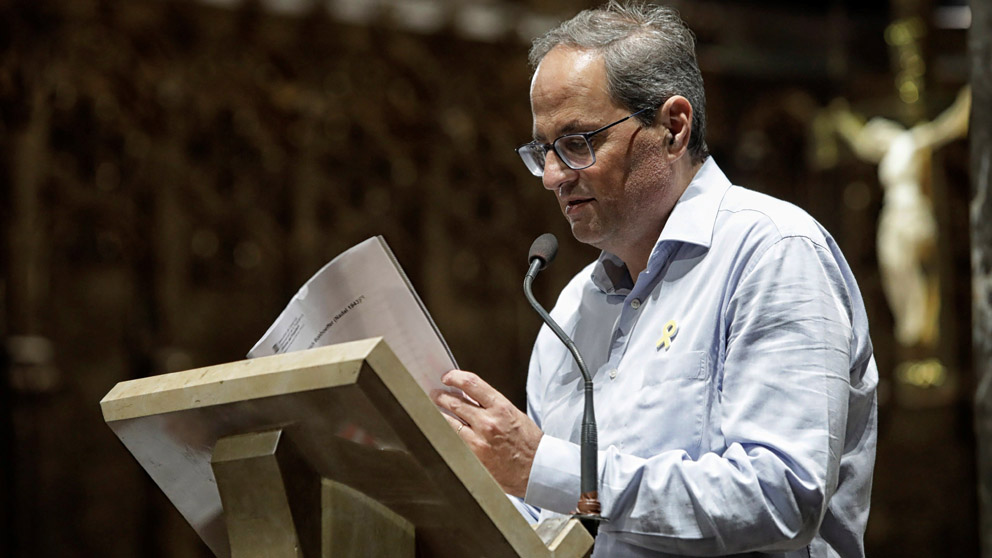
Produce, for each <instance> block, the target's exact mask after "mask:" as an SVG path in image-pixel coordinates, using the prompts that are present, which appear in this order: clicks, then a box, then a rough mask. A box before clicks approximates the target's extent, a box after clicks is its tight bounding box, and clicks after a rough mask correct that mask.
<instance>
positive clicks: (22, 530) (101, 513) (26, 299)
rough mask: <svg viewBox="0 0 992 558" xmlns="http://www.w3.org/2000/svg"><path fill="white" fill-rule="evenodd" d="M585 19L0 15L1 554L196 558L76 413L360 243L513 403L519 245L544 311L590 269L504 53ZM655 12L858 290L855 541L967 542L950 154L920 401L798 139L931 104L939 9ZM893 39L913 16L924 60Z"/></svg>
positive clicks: (867, 265) (520, 76) (837, 181)
mask: <svg viewBox="0 0 992 558" xmlns="http://www.w3.org/2000/svg"><path fill="white" fill-rule="evenodd" d="M595 4H598V2H588V1H586V2H566V1H564V0H518V1H512V2H510V1H506V0H503V1H497V0H488V1H487V0H474V1H470V0H461V1H455V0H450V1H447V2H444V1H437V2H431V1H427V0H417V1H414V0H409V1H398V0H394V1H387V0H380V1H372V0H366V1H363V0H347V1H345V0H328V1H326V2H319V3H316V2H310V1H307V0H265V1H238V0H210V1H203V2H194V1H192V0H189V1H174V0H129V1H124V0H37V1H23V2H20V1H11V0H7V1H5V2H0V184H2V189H0V222H2V224H3V227H2V232H0V237H2V239H3V244H2V246H0V266H2V275H0V339H2V340H3V344H2V346H3V351H2V354H3V359H2V366H0V372H2V376H0V380H2V381H0V455H2V456H3V458H2V459H0V472H2V476H0V537H2V538H0V556H10V557H12V558H14V557H16V558H20V557H27V556H32V557H49V556H52V557H54V556H59V557H77V556H78V557H84V556H85V557H88V556H101V557H130V556H144V557H152V558H154V557H163V558H165V557H173V556H184V557H187V556H207V555H208V552H207V550H206V547H205V546H203V545H202V544H201V543H200V542H199V540H198V539H197V538H196V536H195V534H194V533H193V532H192V530H191V529H189V528H188V527H187V526H186V525H185V523H184V522H183V520H182V518H181V517H179V515H178V514H177V513H176V512H175V511H174V510H173V509H172V508H171V506H170V504H169V503H168V502H167V501H166V500H165V498H164V497H163V496H162V495H161V494H160V493H159V491H158V489H157V488H156V487H155V486H153V485H152V484H151V482H150V481H149V480H148V478H147V476H146V475H145V474H144V473H143V472H142V471H141V470H140V469H139V468H138V466H137V465H136V463H135V462H134V461H133V460H132V459H131V457H130V455H129V454H128V453H127V452H126V450H125V449H124V448H123V446H121V445H120V444H119V443H118V442H117V440H116V438H115V437H114V436H113V435H112V433H111V432H110V430H109V429H108V428H107V427H106V426H105V425H104V424H103V422H102V419H101V416H100V412H99V407H98V401H99V400H100V399H101V397H102V396H103V395H104V394H105V393H106V392H107V391H109V389H110V388H111V387H112V386H113V385H114V384H115V383H116V382H119V381H122V380H126V379H130V378H136V377H142V376H148V375H152V374H159V373H163V372H167V371H173V370H181V369H186V368H191V367H196V366H203V365H207V364H213V363H218V362H225V361H231V360H235V359H239V358H242V357H243V355H244V353H245V352H246V351H247V350H248V348H250V347H251V345H252V344H253V343H254V341H255V340H256V339H257V338H258V337H260V336H261V334H262V333H264V331H265V329H266V328H267V327H268V325H269V323H270V322H271V321H272V320H273V319H274V318H275V316H276V315H277V314H278V312H279V311H280V310H281V309H282V307H283V306H284V305H285V303H286V302H287V301H288V300H289V298H290V297H291V296H292V294H293V293H294V292H295V291H296V289H297V288H298V287H299V285H300V284H301V283H302V282H303V281H304V280H306V278H308V277H309V276H310V275H311V274H312V273H313V272H314V271H316V270H317V269H318V268H319V267H320V266H321V265H322V264H323V263H324V262H326V261H328V260H329V259H331V258H332V257H333V256H335V255H336V254H337V253H339V252H341V251H342V250H344V249H346V248H348V247H349V246H351V245H353V244H355V243H356V242H358V241H361V240H363V239H365V238H367V237H369V236H371V235H375V234H382V235H384V236H385V237H386V239H387V241H388V242H389V244H390V245H391V246H392V248H393V250H394V251H395V252H396V254H397V256H398V257H399V259H400V261H401V263H402V264H403V266H404V267H405V269H406V270H407V272H408V274H409V275H410V277H411V279H412V280H413V282H414V284H415V285H416V287H417V289H418V291H419V292H420V294H421V296H422V297H423V298H424V300H425V303H426V304H427V306H428V308H429V309H430V311H431V312H432V314H433V316H434V318H435V320H436V321H437V323H438V325H439V326H440V328H441V330H442V331H443V332H444V334H445V336H446V338H447V340H448V342H449V344H450V345H451V347H452V350H453V352H454V353H455V356H456V358H457V359H458V360H459V364H460V365H461V366H462V367H464V368H467V369H472V370H476V371H478V372H480V373H481V374H482V375H483V376H485V377H486V378H487V379H489V380H490V381H491V382H492V383H493V384H494V385H495V386H496V387H498V388H499V389H501V390H502V391H503V392H504V393H506V394H508V395H509V396H511V397H512V398H513V399H514V400H515V401H516V402H518V403H519V404H521V405H522V404H523V399H524V394H523V385H524V375H525V372H526V361H527V358H528V354H529V350H530V345H531V343H532V341H533V337H534V335H535V334H536V332H537V329H538V325H539V319H538V318H537V317H536V316H535V315H533V314H532V311H531V310H530V309H529V307H528V306H527V305H526V303H525V302H524V300H523V297H522V295H521V293H520V290H521V289H520V284H521V281H522V276H523V272H524V271H525V266H526V252H527V249H528V247H529V245H530V242H531V241H532V239H533V238H534V237H536V236H537V235H538V234H540V233H542V232H546V231H551V232H554V233H556V234H557V235H558V237H559V239H560V240H561V242H562V248H561V250H560V252H559V259H558V261H557V262H556V263H555V264H554V266H553V267H552V268H551V269H550V270H549V271H547V272H545V273H544V274H542V276H541V278H540V280H539V281H538V285H537V291H538V296H539V298H541V299H542V300H543V301H544V302H545V304H546V305H548V306H550V305H551V304H553V301H554V297H555V296H556V294H557V292H558V290H559V289H560V288H561V287H562V286H563V285H564V283H565V282H566V281H567V280H568V279H569V278H570V277H571V276H572V274H574V273H575V272H576V271H577V270H578V269H580V268H581V267H582V266H584V265H585V264H586V263H587V262H588V261H589V260H591V259H592V258H594V257H595V255H596V253H595V251H593V250H591V249H590V248H588V247H584V246H581V245H579V244H577V243H576V242H575V241H574V240H572V239H571V236H570V234H569V232H568V229H567V227H566V226H565V222H564V219H563V218H562V217H561V216H560V214H559V213H558V210H557V205H556V204H555V202H554V201H553V199H552V197H551V196H550V195H549V194H548V193H546V192H545V191H544V190H543V188H542V187H541V185H540V183H539V182H538V181H537V180H536V179H534V178H533V177H531V176H530V175H529V174H528V173H527V171H526V170H525V169H524V167H523V165H522V164H521V163H520V161H519V159H518V158H517V156H516V154H515V153H514V152H513V148H514V147H515V146H517V145H519V144H520V143H523V142H525V141H527V140H528V139H529V137H530V112H529V106H528V100H527V91H528V80H529V75H530V70H529V68H528V67H527V64H526V52H527V46H528V41H529V38H530V37H531V36H533V35H534V34H535V33H538V32H540V31H541V30H543V29H546V28H547V27H548V26H549V25H552V24H553V23H555V22H556V21H559V20H561V19H563V18H565V17H568V16H570V15H572V14H573V13H575V11H576V10H578V9H579V8H581V7H584V6H591V5H595ZM675 5H676V6H677V7H679V8H680V9H681V11H682V13H683V16H684V17H685V18H686V19H687V21H688V22H689V24H690V26H691V27H693V28H694V29H695V30H696V33H697V35H698V39H699V49H698V50H699V58H700V63H701V66H702V69H703V73H704V78H705V80H706V86H707V104H708V110H707V113H708V115H709V134H708V142H709V145H710V147H711V151H712V152H713V154H714V156H715V157H716V160H717V162H718V163H719V164H720V165H721V167H722V168H723V169H724V171H725V172H727V174H728V175H729V176H730V178H731V180H733V181H734V182H736V183H738V184H742V185H745V186H748V187H751V188H753V189H756V190H760V191H764V192H767V193H770V194H772V195H775V196H778V197H781V198H784V199H787V200H789V201H792V202H794V203H797V204H798V205H800V206H802V207H803V208H805V209H806V210H808V211H809V212H810V213H811V214H813V216H814V217H816V218H817V219H818V220H820V222H822V223H823V224H824V225H825V226H826V227H827V228H828V229H829V230H830V231H832V232H833V234H834V236H835V237H836V238H837V239H838V242H839V243H840V245H841V247H842V248H843V249H844V251H845V254H846V255H847V257H848V260H849V261H850V263H851V266H852V268H853V269H854V271H855V274H856V275H857V277H858V280H859V282H860V285H861V288H862V292H863V293H864V295H865V298H866V303H867V305H868V310H869V316H870V318H871V327H872V338H873V341H874V344H875V348H876V358H877V360H878V364H879V367H880V372H881V375H882V377H883V382H884V383H883V385H882V389H881V390H880V401H881V420H880V437H879V455H878V464H877V467H876V472H875V489H874V493H873V504H872V515H871V520H870V523H869V532H868V535H867V538H866V542H867V546H868V553H869V555H870V556H875V557H883V556H975V555H977V552H978V537H977V505H976V497H975V491H976V488H975V473H974V469H975V466H974V446H975V443H974V435H973V432H972V418H971V404H970V402H971V393H972V389H973V388H972V386H973V383H974V379H973V378H972V375H971V372H970V369H971V368H970V365H971V362H970V352H969V342H970V335H969V319H970V313H969V312H970V310H969V300H970V299H969V289H970V287H969V285H970V283H969V271H968V269H969V267H968V213H967V203H968V173H967V169H968V148H967V142H966V141H963V140H961V141H957V142H955V143H952V144H950V145H948V146H946V147H944V148H942V149H941V150H940V151H938V152H936V153H935V154H934V159H933V164H932V165H931V169H930V173H931V184H932V192H933V198H934V208H935V213H936V216H937V219H938V223H939V225H940V236H939V239H938V249H939V257H938V265H939V268H940V276H941V295H942V313H941V341H940V344H939V347H938V354H937V356H938V357H939V358H941V359H942V361H943V362H944V364H945V365H946V366H947V369H948V373H949V374H951V375H952V378H953V379H954V382H955V383H954V386H953V389H945V390H943V391H941V392H939V393H936V392H933V393H931V392H932V391H933V390H927V389H926V387H925V386H923V387H921V386H913V385H903V383H902V382H901V380H900V379H899V378H897V377H896V375H895V374H894V370H895V368H896V367H897V365H898V364H899V363H900V362H901V361H902V360H904V359H905V358H912V357H916V356H919V355H913V354H911V353H912V351H910V354H907V352H906V351H905V350H902V349H899V348H898V347H897V346H896V344H895V341H894V339H893V334H892V317H891V313H890V312H889V310H888V307H887V306H886V303H885V300H884V298H883V296H882V292H881V286H880V282H879V272H878V265H877V259H876V256H875V233H876V219H877V216H878V212H879V209H880V204H881V199H882V194H881V187H880V185H879V183H878V179H877V171H876V169H875V168H874V167H873V166H872V165H870V164H867V163H864V162H861V161H859V160H858V159H857V158H856V157H854V155H853V154H852V153H851V152H850V150H849V149H848V148H847V147H846V146H845V144H843V143H841V142H839V141H838V140H837V138H836V137H834V136H833V135H832V134H831V133H830V130H829V129H826V130H825V129H824V128H823V126H822V122H823V118H822V117H823V114H824V109H825V107H827V106H828V105H829V104H830V103H831V101H833V100H834V99H836V98H844V99H846V100H847V102H848V103H849V105H850V106H851V107H852V109H853V110H854V111H855V112H858V113H859V114H863V115H864V116H866V117H870V116H876V115H881V116H886V117H888V118H892V119H894V120H897V121H900V122H902V123H903V124H906V125H911V124H914V123H916V122H918V121H919V120H921V119H929V118H933V117H934V116H935V115H936V114H938V113H939V112H940V111H941V110H943V109H944V108H945V107H946V106H947V105H948V104H950V102H951V101H952V100H953V99H954V96H955V95H956V94H957V91H958V89H959V88H960V87H961V86H962V85H963V84H964V83H965V82H966V81H967V78H968V75H967V71H968V70H967V49H966V41H965V37H966V31H965V30H964V29H961V28H960V26H958V25H957V24H956V23H955V20H953V18H950V19H948V16H947V14H954V13H960V9H961V8H962V6H961V5H954V4H950V3H948V4H942V3H938V2H926V1H923V0H919V1H911V0H892V1H891V2H887V1H884V0H876V1H873V2H854V1H853V0H823V1H818V2H812V3H801V5H800V4H795V3H792V2H786V1H784V0H780V1H774V2H760V1H757V0H755V1H751V2H744V3H742V2H731V1H729V0H727V1H723V0H705V1H702V2H688V1H685V2H682V3H676V4H675ZM955 10H958V11H955ZM941 14H943V15H941ZM914 18H915V19H914ZM894 22H895V23H898V22H903V23H905V22H915V23H913V25H910V26H909V28H911V29H916V30H917V31H919V33H918V34H917V35H914V36H913V37H912V38H913V41H914V42H913V43H912V44H913V45H915V48H917V51H918V54H919V56H920V57H921V61H922V62H923V63H924V64H923V66H922V67H923V68H925V71H924V70H920V71H919V72H917V73H915V74H914V73H912V71H911V70H913V68H918V66H914V65H913V64H908V63H907V58H906V52H907V51H906V49H905V48H902V50H900V48H898V47H899V45H898V44H896V42H893V40H892V29H893V27H892V24H893V23H894ZM887 30H888V32H887ZM887 37H888V38H889V41H888V42H886V38H887ZM908 82H912V84H914V85H913V87H915V88H916V91H917V95H916V98H915V99H914V98H913V97H912V96H907V95H905V87H903V86H905V84H906V83H908ZM900 92H902V93H903V95H902V96H900Z"/></svg>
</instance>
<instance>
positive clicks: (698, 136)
mask: <svg viewBox="0 0 992 558" xmlns="http://www.w3.org/2000/svg"><path fill="white" fill-rule="evenodd" d="M559 45H564V46H572V47H578V48H582V49H591V50H594V51H596V52H598V53H600V54H602V56H603V60H604V62H605V63H606V79H607V88H608V91H609V94H610V97H612V99H613V100H614V101H615V102H617V103H619V104H620V105H622V106H625V107H627V108H628V109H630V111H631V112H634V111H637V110H640V109H643V108H650V109H651V110H648V111H645V112H644V113H643V114H641V115H639V116H638V117H637V118H638V119H639V120H640V121H641V122H643V123H644V124H645V125H650V124H651V123H653V122H654V119H655V116H656V113H657V109H658V108H660V107H661V105H662V104H664V102H665V101H666V100H668V98H669V97H671V96H673V95H682V96H684V97H685V98H686V99H688V100H689V104H691V105H692V133H691V135H690V136H689V153H690V155H691V156H692V160H693V162H694V163H698V162H702V161H704V160H706V157H707V156H709V151H708V150H707V147H706V140H705V135H706V96H705V93H704V92H703V77H702V75H701V74H700V73H699V64H698V63H697V62H696V38H695V35H694V34H693V33H692V30H690V29H689V28H688V27H687V26H686V24H685V22H683V21H682V18H681V17H679V14H678V12H677V11H675V10H674V9H672V8H669V7H667V6H655V5H647V4H641V3H632V4H631V3H620V2H617V1H616V0H610V2H609V3H608V4H606V5H605V6H603V7H601V8H597V9H595V10H584V11H582V12H580V13H579V14H578V15H576V16H575V17H573V18H572V19H570V20H568V21H566V22H564V23H562V24H560V25H559V26H558V27H556V28H554V29H552V30H551V31H548V32H547V33H545V34H544V35H543V36H541V37H538V38H537V39H535V40H534V44H533V45H532V46H531V49H530V63H531V66H533V67H534V68H535V69H536V68H537V65H538V64H540V62H541V60H542V59H543V58H544V56H545V55H546V54H548V52H550V51H551V49H553V48H555V47H556V46H559Z"/></svg>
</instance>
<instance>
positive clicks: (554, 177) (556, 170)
mask: <svg viewBox="0 0 992 558" xmlns="http://www.w3.org/2000/svg"><path fill="white" fill-rule="evenodd" d="M577 172H578V171H574V170H572V169H571V168H569V167H568V165H566V164H565V163H563V162H562V160H561V158H560V157H558V154H557V153H555V152H554V151H551V152H550V153H548V156H547V157H545V159H544V176H542V177H541V181H542V182H543V183H544V187H545V188H547V189H548V190H552V191H555V190H558V189H559V188H561V186H562V185H563V184H566V183H568V182H570V181H571V180H574V179H575V175H576V174H577Z"/></svg>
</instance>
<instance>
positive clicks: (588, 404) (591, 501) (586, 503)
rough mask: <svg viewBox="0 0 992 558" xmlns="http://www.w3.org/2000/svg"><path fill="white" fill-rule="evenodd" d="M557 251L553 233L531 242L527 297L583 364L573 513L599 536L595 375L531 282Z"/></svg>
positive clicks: (590, 530) (525, 280) (526, 286)
mask: <svg viewBox="0 0 992 558" xmlns="http://www.w3.org/2000/svg"><path fill="white" fill-rule="evenodd" d="M556 255H558V239H557V238H555V235H553V234H551V233H544V234H542V235H541V236H539V237H537V240H535V241H534V243H533V244H531V246H530V254H529V256H528V258H527V259H528V262H529V263H530V267H529V269H528V270H527V275H525V276H524V295H525V296H526V297H527V302H529V303H530V305H531V306H532V307H534V310H535V311H536V312H537V313H538V315H540V316H541V319H542V320H544V323H545V324H547V325H548V327H549V328H551V331H553V332H554V333H555V335H557V336H558V339H561V342H562V343H564V344H565V347H567V348H568V351H569V352H570V353H572V358H574V359H575V363H576V364H578V365H579V372H581V373H582V378H583V381H584V388H585V409H584V412H583V414H582V440H581V444H580V461H581V467H582V468H581V477H580V479H581V480H580V488H581V490H580V496H579V503H578V505H577V506H576V508H577V509H576V511H575V512H573V513H572V515H574V516H576V517H578V518H579V520H580V521H581V522H582V525H583V526H585V528H586V529H587V530H588V531H589V534H591V535H592V536H593V537H594V538H595V536H596V532H597V531H598V530H599V522H600V521H605V520H606V518H604V517H603V516H602V515H600V511H601V506H600V505H599V487H598V486H597V482H596V477H597V475H598V473H599V471H598V467H597V464H596V461H597V459H598V453H597V452H598V451H599V447H598V445H599V444H598V441H597V437H598V436H597V431H596V413H595V411H594V409H593V397H592V395H593V392H592V387H593V386H592V376H591V375H590V374H589V369H588V368H586V363H585V361H584V360H582V355H580V354H579V349H578V348H577V347H576V346H575V342H574V341H572V339H571V338H570V337H569V336H568V335H566V334H565V332H564V331H562V329H561V327H559V326H558V324H557V323H555V321H554V320H553V319H552V318H551V316H550V315H549V314H548V312H547V311H546V310H545V309H544V307H542V306H541V304H540V303H539V302H537V299H535V298H534V293H533V291H532V290H531V285H532V284H533V283H534V279H535V278H536V277H537V274H538V273H539V272H540V271H541V270H543V269H544V268H546V267H547V266H549V265H551V262H552V261H553V260H554V259H555V256H556Z"/></svg>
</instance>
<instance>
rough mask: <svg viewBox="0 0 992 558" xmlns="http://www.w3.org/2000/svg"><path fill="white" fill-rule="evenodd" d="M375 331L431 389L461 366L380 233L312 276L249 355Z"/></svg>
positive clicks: (343, 339) (338, 340)
mask: <svg viewBox="0 0 992 558" xmlns="http://www.w3.org/2000/svg"><path fill="white" fill-rule="evenodd" d="M378 336H382V337H383V338H384V339H385V340H386V343H387V344H389V347H390V348H391V349H392V350H393V352H394V353H396V356H397V357H399V359H400V361H401V362H402V363H403V364H404V365H405V366H406V368H407V370H409V372H410V374H411V375H412V376H413V377H414V378H415V379H416V380H417V383H419V384H420V386H421V387H422V388H423V389H424V391H426V392H428V393H430V391H431V390H432V389H444V388H445V387H444V386H443V385H442V384H441V376H442V375H443V374H444V373H445V372H447V371H448V370H451V369H453V368H457V367H458V366H457V365H456V364H455V359H454V357H453V356H452V355H451V351H450V349H448V345H447V344H446V343H445V342H444V339H443V338H442V337H441V333H440V332H439V331H438V329H437V326H436V325H435V324H434V321H433V320H432V319H431V317H430V314H428V312H427V309H426V308H425V307H424V305H423V303H422V302H421V300H420V297H418V296H417V293H416V292H415V291H414V290H413V286H412V285H411V284H410V281H409V280H408V279H407V277H406V274H405V273H403V269H402V268H401V267H400V265H399V263H398V262H397V261H396V258H395V257H394V256H393V253H392V251H390V250H389V247H388V246H387V245H386V241H385V240H384V239H383V238H382V237H381V236H376V237H373V238H370V239H368V240H365V241H364V242H361V243H359V244H357V245H355V246H353V247H352V248H350V249H348V250H347V251H346V252H344V253H342V254H341V255H339V256H338V257H336V258H334V259H333V260H331V262H330V263H328V264H327V265H325V266H324V267H323V268H321V269H320V271H318V272H317V273H316V274H315V275H314V276H313V277H311V278H310V280H309V281H307V282H306V284H304V285H303V287H301V288H300V290H299V292H297V293H296V295H295V296H294V297H293V299H292V300H290V302H289V305H287V306H286V309H285V310H283V311H282V314H280V315H279V317H278V318H277V319H276V321H275V323H273V324H272V326H271V327H269V330H268V331H267V332H266V333H265V335H263V336H262V338H261V339H260V340H259V341H258V343H256V344H255V346H254V347H252V349H251V351H249V352H248V357H249V358H255V357H260V356H267V355H273V354H278V353H286V352H290V351H299V350H304V349H311V348H313V347H320V346H324V345H333V344H335V343H344V342H347V341H357V340H359V339H366V338H369V337H378Z"/></svg>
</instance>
